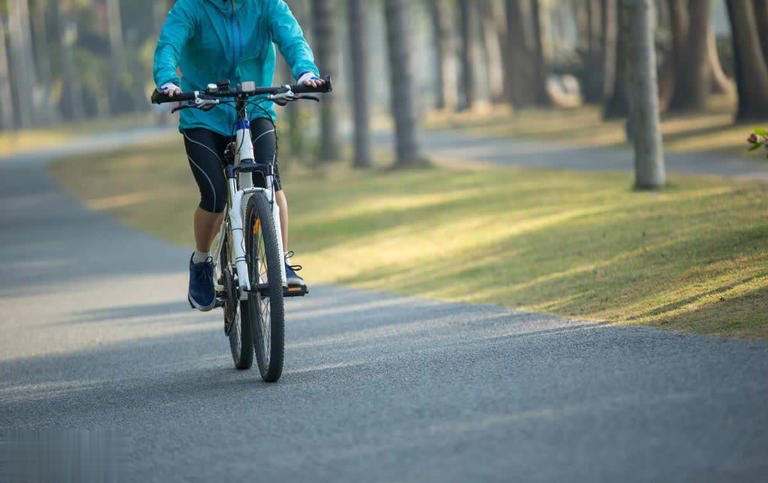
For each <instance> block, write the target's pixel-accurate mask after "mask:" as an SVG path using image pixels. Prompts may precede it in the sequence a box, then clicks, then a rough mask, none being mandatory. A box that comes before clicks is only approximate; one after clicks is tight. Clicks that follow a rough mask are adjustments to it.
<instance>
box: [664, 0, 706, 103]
mask: <svg viewBox="0 0 768 483" xmlns="http://www.w3.org/2000/svg"><path fill="white" fill-rule="evenodd" d="M691 7H695V8H690V9H689V11H690V17H689V22H688V25H689V26H688V29H687V30H688V31H687V33H686V34H687V35H685V38H684V39H683V41H682V45H680V46H679V47H676V48H680V49H682V50H680V51H678V52H677V53H676V62H677V73H676V75H675V89H674V91H673V93H672V98H671V100H670V102H669V109H671V110H676V111H688V110H701V109H704V108H705V107H706V104H707V96H708V94H709V92H710V90H711V89H710V83H709V82H710V75H709V58H708V56H707V38H708V34H709V24H710V19H709V13H710V2H709V0H696V1H695V6H694V5H693V4H691Z"/></svg>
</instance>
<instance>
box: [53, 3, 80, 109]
mask: <svg viewBox="0 0 768 483" xmlns="http://www.w3.org/2000/svg"><path fill="white" fill-rule="evenodd" d="M55 4H56V12H55V16H56V26H57V31H58V37H59V47H60V62H61V77H62V81H63V83H64V94H63V102H62V110H63V111H64V115H65V117H66V118H68V119H71V120H75V121H80V120H82V119H84V118H85V107H84V106H83V88H82V85H81V82H80V80H79V77H78V70H77V68H76V67H75V54H74V45H75V41H76V40H77V25H75V23H74V22H72V20H71V19H70V15H69V13H70V10H69V8H70V7H69V5H70V4H67V6H64V5H63V2H55Z"/></svg>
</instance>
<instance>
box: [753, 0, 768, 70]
mask: <svg viewBox="0 0 768 483" xmlns="http://www.w3.org/2000/svg"><path fill="white" fill-rule="evenodd" d="M752 3H753V4H754V10H755V22H757V32H758V35H759V37H760V48H761V49H762V50H763V56H764V57H766V61H768V0H752Z"/></svg>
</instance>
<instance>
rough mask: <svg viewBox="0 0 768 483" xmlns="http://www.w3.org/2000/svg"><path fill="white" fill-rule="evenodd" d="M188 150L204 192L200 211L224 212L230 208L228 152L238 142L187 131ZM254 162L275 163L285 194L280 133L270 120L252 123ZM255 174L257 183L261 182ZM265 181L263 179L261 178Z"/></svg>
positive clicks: (210, 133)
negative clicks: (279, 159) (226, 170)
mask: <svg viewBox="0 0 768 483" xmlns="http://www.w3.org/2000/svg"><path fill="white" fill-rule="evenodd" d="M183 134H184V147H185V148H186V149H187V160H188V161H189V166H190V168H191V169H192V174H194V176H195V181H197V187H198V188H199V189H200V208H202V209H203V210H205V211H208V212H211V213H221V212H223V211H224V210H225V209H226V207H227V196H228V195H227V178H226V176H225V174H224V163H225V161H224V151H225V150H226V149H227V145H228V144H229V143H231V142H232V141H234V138H233V137H229V136H222V135H221V134H218V133H215V132H213V131H210V130H208V129H203V128H193V129H185V130H184V132H183ZM251 139H252V140H253V154H254V158H255V159H254V161H255V162H256V163H259V164H269V163H274V166H275V181H274V186H275V190H276V191H281V190H282V189H283V188H282V185H281V183H280V172H279V171H278V169H277V133H276V130H275V125H274V123H273V122H272V121H271V120H270V119H254V120H253V121H251ZM256 177H260V176H259V175H258V174H254V182H258V181H257V179H256ZM261 179H263V178H261Z"/></svg>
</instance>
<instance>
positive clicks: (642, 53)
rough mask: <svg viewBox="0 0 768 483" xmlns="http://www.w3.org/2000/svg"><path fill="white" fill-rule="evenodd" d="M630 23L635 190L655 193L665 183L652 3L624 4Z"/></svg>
mask: <svg viewBox="0 0 768 483" xmlns="http://www.w3.org/2000/svg"><path fill="white" fill-rule="evenodd" d="M624 6H625V7H624V8H626V9H628V10H629V12H628V13H629V14H630V18H632V23H631V27H630V37H629V45H628V47H629V48H628V49H627V51H628V54H629V62H628V66H629V68H630V72H629V74H630V79H631V87H630V104H631V114H630V116H631V122H632V141H633V145H634V148H635V188H637V189H656V188H661V187H662V186H664V184H665V183H666V174H665V168H664V153H663V150H662V142H661V128H660V122H659V92H658V85H657V83H656V76H657V74H656V72H657V67H656V47H655V43H654V25H655V8H654V4H653V0H624Z"/></svg>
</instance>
